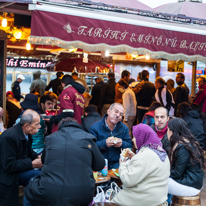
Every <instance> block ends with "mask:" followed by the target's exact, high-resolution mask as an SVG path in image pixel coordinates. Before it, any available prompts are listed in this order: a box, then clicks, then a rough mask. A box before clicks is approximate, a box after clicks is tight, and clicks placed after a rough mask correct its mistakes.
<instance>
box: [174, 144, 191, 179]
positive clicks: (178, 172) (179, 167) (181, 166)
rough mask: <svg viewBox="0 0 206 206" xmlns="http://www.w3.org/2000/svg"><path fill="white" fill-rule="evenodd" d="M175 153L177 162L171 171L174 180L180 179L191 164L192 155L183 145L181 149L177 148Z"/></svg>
mask: <svg viewBox="0 0 206 206" xmlns="http://www.w3.org/2000/svg"><path fill="white" fill-rule="evenodd" d="M174 152H175V154H174V155H175V162H174V165H173V166H172V168H174V169H172V170H171V173H170V177H171V178H172V179H180V178H181V177H182V176H183V174H184V172H185V169H186V167H187V165H188V163H189V160H190V153H189V151H188V150H187V149H186V148H185V146H183V145H180V146H179V148H177V151H174Z"/></svg>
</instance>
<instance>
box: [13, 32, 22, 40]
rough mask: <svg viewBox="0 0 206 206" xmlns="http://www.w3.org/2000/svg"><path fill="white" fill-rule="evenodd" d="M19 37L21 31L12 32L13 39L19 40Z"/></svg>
mask: <svg viewBox="0 0 206 206" xmlns="http://www.w3.org/2000/svg"><path fill="white" fill-rule="evenodd" d="M21 35H22V33H21V31H15V32H14V37H15V38H16V39H20V38H21Z"/></svg>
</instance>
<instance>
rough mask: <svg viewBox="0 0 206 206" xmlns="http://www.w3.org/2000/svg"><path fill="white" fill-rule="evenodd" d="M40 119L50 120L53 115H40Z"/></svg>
mask: <svg viewBox="0 0 206 206" xmlns="http://www.w3.org/2000/svg"><path fill="white" fill-rule="evenodd" d="M40 117H41V118H42V119H51V118H52V117H53V115H46V114H40Z"/></svg>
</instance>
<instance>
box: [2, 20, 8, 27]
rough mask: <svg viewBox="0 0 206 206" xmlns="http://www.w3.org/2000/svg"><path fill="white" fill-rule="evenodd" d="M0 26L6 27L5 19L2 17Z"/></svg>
mask: <svg viewBox="0 0 206 206" xmlns="http://www.w3.org/2000/svg"><path fill="white" fill-rule="evenodd" d="M1 26H2V27H7V19H3V20H2V22H1Z"/></svg>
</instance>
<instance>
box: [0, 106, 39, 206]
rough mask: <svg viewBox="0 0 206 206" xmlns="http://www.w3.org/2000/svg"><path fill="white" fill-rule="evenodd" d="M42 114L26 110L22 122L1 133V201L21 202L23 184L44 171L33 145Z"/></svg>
mask: <svg viewBox="0 0 206 206" xmlns="http://www.w3.org/2000/svg"><path fill="white" fill-rule="evenodd" d="M40 127H41V125H40V117H39V115H38V113H37V112H35V111H33V110H26V111H25V112H24V113H23V115H22V116H21V119H20V122H19V123H18V124H17V125H15V126H13V127H11V128H9V129H8V130H6V131H5V132H3V133H2V135H1V136H0V137H1V138H0V157H1V158H0V191H1V192H0V193H1V195H0V205H3V206H18V202H19V201H18V191H19V185H23V186H26V185H27V184H28V183H29V181H30V180H31V178H33V177H35V176H38V175H40V173H41V172H40V171H39V170H34V168H41V167H42V162H41V159H40V157H38V155H37V154H36V153H35V152H34V151H33V150H32V149H31V143H32V137H31V135H34V134H36V133H37V132H38V130H39V128H40Z"/></svg>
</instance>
